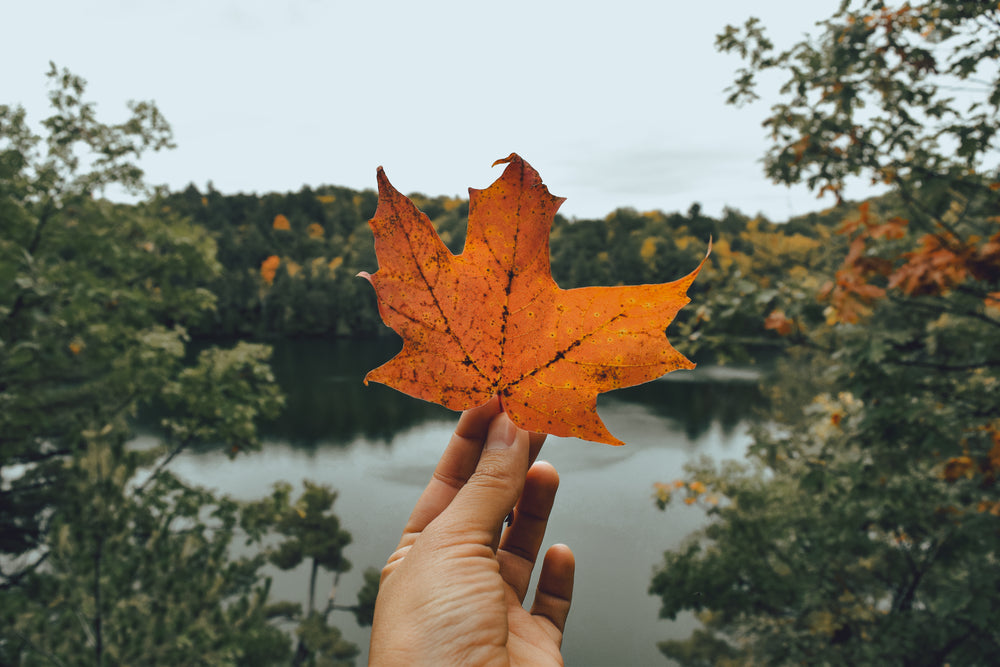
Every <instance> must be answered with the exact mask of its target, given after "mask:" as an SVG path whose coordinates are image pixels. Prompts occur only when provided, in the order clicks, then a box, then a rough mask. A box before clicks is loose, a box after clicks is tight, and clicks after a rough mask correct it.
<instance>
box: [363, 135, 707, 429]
mask: <svg viewBox="0 0 1000 667" xmlns="http://www.w3.org/2000/svg"><path fill="white" fill-rule="evenodd" d="M497 163H498V164H500V163H504V164H507V167H506V169H504V172H503V174H502V175H501V177H500V178H499V179H498V180H497V181H496V182H494V183H493V185H491V186H490V187H489V188H487V189H485V190H470V201H469V228H468V236H467V240H466V244H465V250H464V251H463V252H462V254H460V255H457V256H456V255H452V254H451V252H450V251H449V250H448V249H447V248H446V247H445V246H444V244H443V243H442V242H441V239H440V238H439V237H438V235H437V234H436V232H435V231H434V228H433V226H432V225H431V223H430V220H429V219H428V218H427V216H426V215H423V214H422V213H420V212H419V211H418V210H417V209H416V207H415V206H414V205H413V203H412V202H411V201H410V200H409V199H407V198H406V197H404V196H403V195H402V194H400V193H399V192H398V191H397V190H395V189H394V188H393V187H392V185H391V184H390V183H389V181H388V179H387V178H386V177H385V174H384V172H383V171H382V170H381V169H379V171H378V185H379V203H378V208H377V210H376V211H375V217H374V218H372V220H371V221H370V225H371V227H372V231H373V232H374V235H375V252H376V255H377V257H378V263H379V269H378V271H377V272H376V273H375V274H373V275H369V274H367V273H362V274H360V275H362V276H363V277H365V278H367V279H368V280H369V281H370V282H371V283H372V285H373V286H374V288H375V292H376V294H377V296H378V303H379V312H380V314H381V315H382V319H383V320H384V321H385V322H386V324H388V325H389V326H391V327H392V328H393V329H395V330H396V331H397V332H398V333H399V334H400V335H401V336H402V338H403V350H402V351H401V352H400V353H399V354H398V355H397V356H396V357H394V358H393V359H392V360H391V361H389V362H388V363H386V364H385V365H383V366H381V367H379V368H377V369H375V370H373V371H371V372H370V373H368V375H367V376H366V378H365V382H366V383H367V382H369V381H375V382H381V383H383V384H387V385H389V386H391V387H394V388H396V389H398V390H400V391H403V392H405V393H407V394H410V395H411V396H416V397H418V398H423V399H425V400H429V401H433V402H435V403H440V404H442V405H444V406H446V407H448V408H451V409H453V410H462V409H466V408H471V407H474V406H477V405H482V404H483V403H485V402H486V401H488V400H489V399H490V398H491V397H492V396H494V395H497V394H499V395H500V399H501V402H502V404H503V407H504V409H505V410H506V412H507V414H508V415H509V416H510V418H511V419H512V420H513V421H514V423H516V424H517V425H518V426H520V427H521V428H524V429H527V430H530V431H539V432H545V433H549V434H552V435H560V436H576V437H580V438H584V439H587V440H593V441H597V442H603V443H608V444H615V445H619V444H623V443H622V442H621V441H620V440H618V439H617V438H615V437H614V436H612V435H611V434H610V433H609V432H608V430H607V428H606V427H605V426H604V424H603V422H602V421H601V420H600V418H599V417H598V416H597V412H596V405H597V395H598V394H599V393H600V392H605V391H610V390H612V389H616V388H619V387H627V386H631V385H635V384H639V383H642V382H647V381H649V380H652V379H654V378H656V377H659V376H660V375H662V374H663V373H666V372H669V371H672V370H676V369H678V368H693V367H694V364H693V363H691V362H690V361H688V360H687V359H686V358H685V357H684V356H683V355H682V354H680V353H679V352H678V351H677V350H675V349H674V348H673V347H672V346H671V345H670V343H669V341H668V340H667V338H666V336H665V335H664V329H666V327H667V325H668V324H670V322H671V321H672V320H673V318H674V316H675V315H676V314H677V311H679V310H680V309H681V308H682V307H683V306H684V305H685V304H686V303H688V301H689V299H688V297H687V289H688V287H689V286H690V285H691V283H693V282H694V279H695V277H696V276H697V275H698V272H699V271H700V270H701V267H702V266H703V265H704V260H702V263H701V264H700V265H699V266H698V267H697V268H696V269H695V270H694V271H693V272H691V273H690V274H688V275H687V276H685V277H684V278H681V279H680V280H677V281H674V282H670V283H664V284H659V285H640V286H627V287H626V286H621V287H586V288H579V289H572V290H564V289H561V288H559V287H558V286H557V285H556V283H555V281H554V280H553V279H552V275H551V272H550V268H549V232H550V229H551V225H552V219H553V217H554V216H555V212H556V210H557V209H558V208H559V205H560V204H561V203H562V201H563V200H562V199H561V198H559V197H554V196H552V195H551V194H550V193H549V191H548V188H546V187H545V186H544V185H543V184H542V180H541V177H540V176H539V175H538V172H536V171H535V170H534V169H532V168H531V166H530V165H528V164H527V163H526V162H524V161H523V160H522V159H521V158H520V157H519V156H517V155H515V154H513V153H512V154H511V155H510V156H509V157H507V158H505V159H503V160H498V161H497Z"/></svg>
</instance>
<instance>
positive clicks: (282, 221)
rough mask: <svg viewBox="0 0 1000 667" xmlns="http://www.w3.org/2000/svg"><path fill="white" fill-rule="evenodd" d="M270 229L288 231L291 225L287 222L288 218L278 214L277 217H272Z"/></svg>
mask: <svg viewBox="0 0 1000 667" xmlns="http://www.w3.org/2000/svg"><path fill="white" fill-rule="evenodd" d="M271 227H272V228H274V229H281V230H285V231H288V230H290V229H291V228H292V225H291V223H290V222H288V218H286V217H285V216H284V215H283V214H281V213H279V214H278V215H276V216H274V224H272V225H271Z"/></svg>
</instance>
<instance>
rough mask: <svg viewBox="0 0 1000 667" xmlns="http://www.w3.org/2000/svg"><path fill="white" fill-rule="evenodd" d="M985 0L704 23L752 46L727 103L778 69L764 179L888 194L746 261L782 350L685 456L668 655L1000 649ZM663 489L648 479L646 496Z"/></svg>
mask: <svg viewBox="0 0 1000 667" xmlns="http://www.w3.org/2000/svg"><path fill="white" fill-rule="evenodd" d="M997 14H998V10H997V7H996V5H995V4H988V3H949V2H928V3H924V4H921V5H919V6H916V7H914V6H910V5H902V6H899V7H898V8H893V7H887V6H885V5H884V4H883V3H881V2H872V1H864V2H856V3H844V5H843V6H842V8H841V9H840V10H839V11H838V12H837V14H835V15H834V16H833V17H832V18H831V19H830V20H828V21H825V22H823V23H822V24H821V32H820V34H819V36H818V37H817V38H815V39H813V38H807V39H805V40H803V41H801V42H799V43H797V44H795V45H794V46H792V47H791V48H790V49H788V50H786V51H781V52H777V51H775V49H774V47H773V45H772V44H771V43H770V42H769V41H768V40H767V38H766V36H765V34H764V32H763V30H762V28H761V26H760V25H759V23H758V22H756V21H755V20H751V21H749V22H748V23H747V24H746V26H744V28H742V29H737V28H727V30H726V31H725V33H723V35H721V36H720V37H719V42H718V44H719V46H720V48H721V49H723V50H725V51H730V52H736V53H739V54H740V55H742V56H743V57H744V58H745V59H746V60H747V66H746V68H745V69H744V70H742V71H741V72H740V73H739V74H738V78H737V82H736V85H735V87H734V90H733V93H734V96H733V101H742V100H746V99H748V98H750V97H752V96H753V95H754V94H755V93H754V84H755V78H756V75H757V74H758V73H760V72H762V71H767V70H771V69H774V70H778V71H780V72H781V73H783V75H784V76H786V77H787V80H786V82H785V83H784V85H783V86H782V88H781V97H780V100H779V102H778V103H777V104H776V105H775V106H774V107H773V108H772V114H771V116H770V117H769V119H768V121H767V123H766V125H767V126H768V128H769V129H770V130H771V132H772V134H771V138H772V140H773V148H772V150H771V151H770V152H769V153H768V155H767V157H766V159H765V167H766V169H767V172H768V174H769V175H770V176H771V177H772V178H774V179H775V180H778V181H780V182H787V183H793V182H806V183H807V184H809V185H810V186H811V187H813V188H814V189H816V190H818V191H820V192H824V191H825V192H833V193H835V194H836V195H837V196H838V197H839V194H840V193H841V191H842V189H843V187H844V184H845V179H846V178H847V177H848V176H852V175H861V176H865V177H869V178H871V179H872V180H873V181H875V182H882V183H884V184H885V185H886V186H887V187H888V188H889V192H888V194H887V195H886V196H884V197H882V198H880V199H878V200H874V201H870V202H864V203H862V204H861V205H857V206H852V207H850V211H849V212H845V211H844V209H843V208H841V209H840V211H839V213H838V216H836V218H835V220H831V221H830V222H834V221H835V222H838V223H839V224H838V225H837V227H838V228H837V229H835V230H834V231H836V232H838V234H837V235H832V234H829V233H828V234H827V238H828V239H829V241H828V242H825V245H824V247H823V248H818V249H817V250H818V251H820V252H821V253H824V254H827V253H829V254H828V255H827V256H826V257H825V258H822V259H820V260H819V261H817V262H811V263H809V265H808V266H807V267H805V270H804V271H798V272H797V273H795V274H793V271H794V269H793V270H789V271H786V272H785V273H786V274H787V275H786V276H784V277H782V276H768V277H761V276H757V275H756V274H753V273H750V274H744V275H746V276H747V277H748V278H749V280H748V282H747V284H746V285H745V286H743V287H745V293H744V295H743V298H745V299H748V300H753V301H757V300H758V299H763V300H762V301H759V302H757V306H762V308H760V310H759V311H758V312H759V316H760V317H764V316H766V320H765V322H766V324H765V326H767V327H768V328H769V329H771V330H773V331H775V332H776V333H778V334H780V335H781V336H782V338H781V340H783V341H785V342H786V343H787V350H786V357H785V360H784V361H783V362H782V363H781V364H780V365H779V369H778V372H777V373H775V375H774V376H773V377H771V378H769V380H768V387H769V389H770V392H771V398H772V404H773V405H774V412H773V415H772V416H773V418H774V424H773V425H771V426H769V427H768V428H760V429H758V430H757V431H756V432H755V433H754V445H753V446H752V447H751V450H750V452H749V456H748V462H747V463H746V464H744V465H742V466H737V465H724V466H716V465H712V464H710V463H708V462H703V463H701V464H698V465H696V466H693V467H692V468H691V470H690V473H691V475H692V477H693V478H694V479H695V480H696V481H697V483H698V484H699V487H698V489H699V492H698V493H694V492H691V491H690V489H692V487H693V484H694V482H689V483H688V484H687V485H686V488H687V489H689V491H688V495H687V497H686V499H685V502H688V501H690V502H691V503H693V504H696V505H698V506H701V507H703V508H704V509H705V511H706V512H707V513H708V515H709V517H710V523H709V525H708V527H707V528H706V529H705V530H704V531H702V532H701V534H699V535H697V536H694V537H693V538H692V539H691V540H690V542H689V543H688V544H687V545H685V546H684V547H682V548H681V549H679V550H677V551H674V552H670V553H668V554H666V557H665V562H664V565H663V566H662V567H661V568H660V569H659V570H658V572H657V573H656V575H655V577H654V580H653V583H652V586H651V589H650V590H651V592H652V593H653V594H656V595H658V596H660V597H661V599H662V601H663V606H662V609H661V613H662V614H663V615H664V616H667V617H673V616H674V615H676V614H677V613H679V612H680V611H682V610H685V609H688V610H694V611H696V612H698V613H699V615H700V618H701V619H702V621H703V623H704V626H705V627H704V629H703V630H701V631H699V632H697V633H695V634H693V635H692V637H691V638H689V639H688V640H686V641H683V642H669V643H664V644H663V645H662V646H661V648H662V649H663V651H664V652H665V653H666V654H667V655H670V656H671V657H673V658H674V659H676V660H678V661H680V662H682V664H691V665H696V664H708V663H713V662H714V663H715V664H802V663H806V664H913V665H921V664H927V665H932V664H933V665H937V664H946V663H950V664H990V663H991V662H993V661H994V660H995V657H994V656H995V655H996V654H997V651H998V650H1000V634H998V633H997V631H996V628H997V627H1000V616H998V609H997V607H996V605H995V604H992V602H991V601H990V599H991V598H990V595H989V594H988V593H984V592H985V591H993V590H996V587H997V585H998V584H1000V580H998V576H997V567H996V559H997V553H998V549H1000V524H998V521H1000V489H998V485H997V479H998V476H1000V475H998V473H1000V422H998V421H997V415H998V414H1000V405H998V403H997V396H998V395H1000V394H998V393H997V391H996V389H997V387H998V385H1000V309H998V306H1000V302H998V301H997V300H996V297H997V296H1000V233H998V230H997V226H996V225H997V222H998V220H1000V217H998V213H1000V194H998V193H1000V186H998V185H997V182H998V181H1000V174H998V165H997V162H996V155H997V153H996V137H997V131H998V129H1000V120H998V119H1000V114H998V111H1000V109H998V108H997V107H998V104H1000V95H998V94H997V92H996V91H997V90H1000V78H998V76H997V71H996V67H995V59H996V57H997V55H998V53H1000V51H998V44H1000V29H998V21H997V18H998V17H997ZM959 88H960V89H961V93H962V94H956V92H957V91H958V89H959ZM818 222H819V221H818ZM838 255H839V259H836V261H830V259H833V258H836V257H837V256H838ZM769 290H775V294H774V298H775V299H777V300H776V301H771V300H770V297H769V296H767V295H768V291H769ZM715 296H716V295H714V294H710V295H709V305H708V307H710V308H713V309H716V310H717V306H716V305H715V302H716V299H715ZM772 308H776V309H778V310H777V311H776V310H771V309H772ZM679 495H680V494H679V493H677V492H676V490H674V489H672V488H671V487H667V486H661V487H659V488H658V490H657V500H658V502H659V504H660V505H661V506H666V505H667V504H669V503H670V502H671V499H672V498H674V497H677V496H679ZM709 497H712V498H713V499H715V501H716V502H714V503H711V502H708V501H707V498H709ZM748 555H750V556H749V557H748Z"/></svg>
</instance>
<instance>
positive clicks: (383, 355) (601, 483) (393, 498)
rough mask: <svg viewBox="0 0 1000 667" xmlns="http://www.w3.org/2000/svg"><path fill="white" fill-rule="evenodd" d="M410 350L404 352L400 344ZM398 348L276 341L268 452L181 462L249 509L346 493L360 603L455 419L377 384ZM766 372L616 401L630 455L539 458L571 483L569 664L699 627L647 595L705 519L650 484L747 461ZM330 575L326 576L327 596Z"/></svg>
mask: <svg viewBox="0 0 1000 667" xmlns="http://www.w3.org/2000/svg"><path fill="white" fill-rule="evenodd" d="M397 347H398V346H397ZM394 353H395V349H394V347H393V346H392V345H391V344H385V343H371V344H360V343H357V342H353V341H351V342H348V341H337V342H332V343H331V342H324V341H304V342H303V341H296V342H294V343H285V344H281V345H279V346H278V347H277V348H276V350H275V357H274V367H275V371H276V373H277V374H278V376H279V381H280V382H281V383H282V386H283V387H284V389H285V392H286V395H287V398H288V404H287V408H286V411H285V413H284V415H283V416H282V417H281V418H280V419H279V420H278V421H276V422H275V423H273V424H270V425H268V426H267V427H266V428H265V429H264V440H265V444H264V448H263V450H262V451H260V452H258V453H255V454H251V455H248V456H244V457H241V458H239V459H237V460H235V461H230V460H229V459H228V458H226V457H225V456H224V455H223V454H216V453H197V452H192V453H188V454H186V455H184V456H182V457H179V459H178V460H177V461H175V463H174V465H173V466H172V467H173V469H174V470H175V471H176V472H177V473H179V474H180V475H181V476H182V477H184V478H186V479H188V480H190V481H192V482H195V483H198V484H201V485H204V486H206V487H209V488H213V489H215V490H218V491H222V492H225V493H228V494H230V495H232V496H234V497H237V498H241V499H253V498H257V497H260V496H262V495H264V494H265V493H267V492H268V491H269V489H270V487H271V485H272V484H273V483H274V482H276V481H278V480H287V481H289V482H292V483H293V484H299V483H301V480H303V479H309V480H312V481H315V482H320V483H324V484H328V485H330V486H332V487H334V488H335V489H337V490H338V491H339V494H340V495H339V497H338V500H337V503H336V505H335V506H334V509H335V510H336V512H337V513H338V515H339V516H340V518H341V521H342V523H343V525H344V527H345V528H346V529H347V530H349V531H350V532H351V533H352V535H353V537H354V541H353V543H352V544H351V546H350V547H349V548H348V550H347V556H348V558H349V559H350V560H351V562H352V563H353V565H354V567H353V569H352V570H351V571H350V572H348V573H346V574H345V575H343V576H342V577H341V580H340V584H339V587H338V590H337V591H336V598H337V601H338V602H339V603H341V604H352V603H353V602H354V600H355V596H356V594H357V591H358V589H359V588H360V587H361V584H362V576H361V573H362V572H363V570H364V569H365V568H366V567H368V566H374V567H377V568H380V567H381V566H382V564H383V563H384V561H385V559H386V557H387V556H388V555H389V554H390V553H391V551H392V550H393V548H394V547H395V546H396V542H397V540H398V539H399V534H400V531H401V530H402V526H403V523H404V521H405V519H406V517H407V515H408V514H409V511H410V509H411V507H412V506H413V503H414V502H415V501H416V499H417V497H418V496H419V494H420V491H421V490H422V488H423V486H424V485H425V484H426V483H427V480H428V479H429V478H430V474H431V472H432V470H433V468H434V465H435V464H436V462H437V460H438V457H439V456H440V454H441V451H442V450H443V448H444V445H445V443H446V442H447V439H448V437H449V435H450V434H451V431H452V429H453V428H454V424H455V421H456V419H457V414H455V413H452V412H450V411H448V410H445V409H443V408H440V407H438V406H435V405H431V404H428V403H424V402H422V401H419V400H417V399H413V398H410V397H407V396H404V395H402V394H399V393H397V392H395V391H392V390H390V389H387V388H386V387H382V386H380V385H371V386H369V387H365V386H364V385H363V384H362V382H361V379H362V377H363V376H364V373H365V372H366V371H367V370H369V369H371V368H373V367H375V366H377V365H378V364H380V363H382V362H383V361H386V360H388V359H389V358H390V357H391V356H392V355H393V354H394ZM754 377H755V376H754V374H752V373H747V372H740V371H739V370H735V369H728V368H718V367H711V366H707V365H704V364H703V365H702V366H700V367H699V368H698V369H697V370H695V371H678V372H676V373H673V374H671V375H669V376H667V378H668V379H662V380H658V381H655V382H651V383H648V384H646V385H642V386H640V387H634V388H631V389H627V390H621V391H618V392H613V393H611V394H606V395H604V396H602V397H601V398H600V399H599V401H598V409H599V412H600V414H601V417H602V418H603V419H604V421H605V423H606V424H607V425H608V428H609V429H610V430H611V432H612V433H614V434H615V435H616V436H618V437H620V438H621V439H623V440H624V441H625V442H627V443H628V444H627V445H626V446H625V447H609V446H606V445H600V444H596V443H590V442H584V441H580V440H572V439H564V438H549V440H548V441H547V443H546V444H545V447H544V448H543V449H542V454H541V458H543V459H545V460H547V461H549V462H551V463H552V464H553V465H555V467H556V469H557V470H559V472H560V475H561V481H562V483H561V486H560V489H559V494H558V496H557V498H556V505H555V508H554V509H553V512H552V517H551V519H550V522H549V529H548V532H547V534H546V543H545V544H544V545H543V551H544V549H546V548H548V545H551V544H553V543H556V542H564V543H566V544H569V545H570V546H571V547H573V550H574V552H575V553H576V560H577V572H576V588H575V592H574V600H573V608H572V610H571V612H570V617H569V622H568V625H567V631H566V637H565V640H564V643H563V655H564V656H565V658H566V662H567V664H569V665H665V664H667V663H666V660H665V659H664V658H663V657H662V656H661V654H660V653H659V652H658V651H657V649H656V643H657V642H658V641H660V640H663V639H667V638H682V637H686V636H687V635H688V634H690V631H691V628H692V627H693V620H692V619H691V618H682V619H678V620H677V621H675V622H669V621H663V620H660V619H659V618H658V617H657V611H658V602H659V599H658V598H654V597H651V596H650V595H648V594H647V592H646V591H647V588H648V587H649V583H650V579H651V576H652V572H653V569H654V567H655V566H656V565H657V564H658V563H659V562H660V561H661V559H662V554H663V551H664V550H666V549H668V548H671V547H674V546H676V545H678V544H679V543H680V542H681V541H682V540H683V539H684V538H685V536H686V535H688V534H689V533H690V532H691V531H692V530H694V529H696V528H697V527H698V526H699V525H701V524H702V522H703V521H704V515H703V514H702V512H701V511H700V510H698V509H696V508H691V507H687V506H684V505H681V506H680V507H672V508H670V509H669V510H668V511H667V512H660V511H658V510H657V509H656V507H655V506H654V504H653V502H652V499H651V494H652V485H653V483H654V482H657V481H670V480H673V479H675V478H677V477H680V476H681V475H682V468H683V465H684V463H685V462H687V461H689V460H692V459H693V458H697V457H699V456H701V455H703V454H707V455H710V456H713V457H716V458H741V457H742V455H743V452H744V450H745V448H746V446H747V444H748V442H749V438H748V436H747V435H746V427H747V425H748V424H749V423H750V420H751V419H753V418H754V410H755V408H756V407H759V406H760V405H761V398H760V394H759V392H758V390H757V388H756V383H755V381H754ZM274 577H275V582H274V589H273V590H274V592H275V594H276V595H277V597H279V598H282V599H292V600H301V601H302V602H303V603H304V602H305V600H306V594H307V593H306V588H307V584H308V576H307V574H306V571H305V568H304V567H303V568H300V569H299V570H298V571H294V572H288V573H286V572H279V571H276V572H275V573H274ZM331 583H332V577H328V578H327V579H326V580H325V581H321V583H320V584H319V585H318V587H317V588H318V590H317V595H318V596H320V598H321V599H322V596H324V595H326V593H327V591H328V590H329V589H328V587H329V586H330V585H331ZM331 621H332V622H333V623H334V624H335V625H338V626H339V627H340V628H341V629H342V630H343V631H344V633H345V635H346V636H347V638H348V639H350V640H352V641H354V642H355V643H357V644H358V645H359V646H360V647H361V648H362V655H361V657H360V659H359V661H358V664H365V662H366V659H367V650H368V629H367V628H364V629H363V628H358V627H357V626H356V624H355V623H354V619H353V616H351V615H350V614H349V613H347V612H337V611H335V612H333V614H332V615H331Z"/></svg>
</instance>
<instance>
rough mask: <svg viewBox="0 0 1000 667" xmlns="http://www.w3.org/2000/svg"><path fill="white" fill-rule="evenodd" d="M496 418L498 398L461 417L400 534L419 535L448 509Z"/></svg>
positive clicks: (474, 466)
mask: <svg viewBox="0 0 1000 667" xmlns="http://www.w3.org/2000/svg"><path fill="white" fill-rule="evenodd" d="M498 414H500V399H499V398H498V397H493V398H492V399H490V401H489V402H487V403H486V404H484V405H481V406H479V407H478V408H473V409H471V410H466V411H465V412H463V413H462V416H461V417H460V418H459V420H458V426H456V427H455V433H454V434H453V435H452V436H451V440H450V441H449V442H448V446H447V447H446V448H445V450H444V454H442V455H441V460H440V461H439V462H438V464H437V468H435V469H434V475H433V477H431V481H430V483H429V484H428V485H427V488H425V489H424V492H423V493H422V494H421V495H420V498H419V499H418V500H417V504H416V505H415V506H414V508H413V512H412V513H411V514H410V519H409V521H407V523H406V528H405V529H404V531H403V532H404V533H419V532H420V531H422V530H423V529H424V528H426V527H427V524H429V523H430V522H431V521H433V520H434V518H435V517H437V515H439V514H440V513H441V512H443V511H444V509H445V508H446V507H448V505H449V504H450V503H451V501H452V499H453V498H454V497H455V494H457V493H458V490H459V489H461V488H462V486H463V485H465V482H466V481H468V479H469V477H471V476H472V473H473V472H475V470H476V464H477V463H478V462H479V454H480V452H481V451H482V449H483V441H484V440H485V439H486V434H487V431H488V429H489V426H490V422H491V421H492V420H493V418H494V417H496V416H497V415H498ZM543 437H544V436H543ZM539 447H541V443H539Z"/></svg>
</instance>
